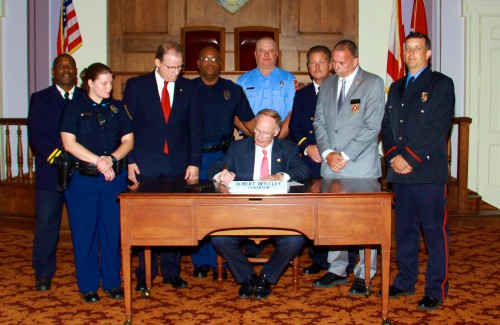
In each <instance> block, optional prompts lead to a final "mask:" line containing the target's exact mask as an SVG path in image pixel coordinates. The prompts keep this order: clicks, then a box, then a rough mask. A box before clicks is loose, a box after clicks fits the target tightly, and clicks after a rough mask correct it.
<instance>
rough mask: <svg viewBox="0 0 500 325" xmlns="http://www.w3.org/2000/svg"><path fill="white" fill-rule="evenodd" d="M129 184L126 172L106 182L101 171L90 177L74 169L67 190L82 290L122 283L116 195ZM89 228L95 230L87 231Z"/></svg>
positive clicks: (92, 289)
mask: <svg viewBox="0 0 500 325" xmlns="http://www.w3.org/2000/svg"><path fill="white" fill-rule="evenodd" d="M126 187H127V172H125V171H124V172H122V173H121V174H120V175H116V178H115V179H114V180H113V181H112V182H107V181H105V180H104V176H103V175H102V174H99V176H98V177H91V176H82V175H80V174H78V172H75V174H74V175H73V178H72V179H71V182H70V186H69V188H68V189H67V190H66V191H65V193H64V195H65V198H66V202H67V207H68V213H69V222H70V225H71V233H72V236H73V248H74V254H75V265H76V271H77V274H76V278H77V281H78V287H79V288H80V292H89V291H96V290H97V288H98V287H99V282H101V281H102V288H103V290H111V289H114V288H117V287H120V286H121V279H120V269H121V255H120V227H117V225H119V224H120V205H119V203H118V199H117V195H118V194H120V193H121V192H123V190H124V189H125V188H126ZM89 229H92V230H93V232H92V233H88V230H89ZM96 237H97V239H98V240H97V241H96V240H95V238H96ZM99 253H100V256H99ZM96 265H100V268H98V267H97V268H96V267H95V266H96Z"/></svg>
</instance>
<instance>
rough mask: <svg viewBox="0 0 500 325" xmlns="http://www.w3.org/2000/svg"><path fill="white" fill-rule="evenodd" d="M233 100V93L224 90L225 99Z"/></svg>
mask: <svg viewBox="0 0 500 325" xmlns="http://www.w3.org/2000/svg"><path fill="white" fill-rule="evenodd" d="M230 98H231V93H230V92H229V90H224V99H225V100H229V99H230Z"/></svg>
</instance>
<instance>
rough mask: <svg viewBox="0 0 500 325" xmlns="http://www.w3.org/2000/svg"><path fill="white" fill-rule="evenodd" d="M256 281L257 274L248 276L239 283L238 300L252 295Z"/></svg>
mask: <svg viewBox="0 0 500 325" xmlns="http://www.w3.org/2000/svg"><path fill="white" fill-rule="evenodd" d="M257 280H258V278H257V274H250V275H249V276H247V278H246V279H245V281H243V282H242V283H241V286H240V290H238V296H239V297H240V298H250V297H251V296H252V295H253V290H254V288H255V284H256V283H257Z"/></svg>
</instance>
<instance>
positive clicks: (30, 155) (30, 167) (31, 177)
mask: <svg viewBox="0 0 500 325" xmlns="http://www.w3.org/2000/svg"><path fill="white" fill-rule="evenodd" d="M33 164H34V159H33V151H32V150H31V146H30V145H29V143H28V180H29V183H30V184H34V183H35V172H34V167H33Z"/></svg>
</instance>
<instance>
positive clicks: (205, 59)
mask: <svg viewBox="0 0 500 325" xmlns="http://www.w3.org/2000/svg"><path fill="white" fill-rule="evenodd" d="M200 62H203V63H209V62H211V63H219V62H220V58H217V57H215V56H212V57H210V56H200Z"/></svg>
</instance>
